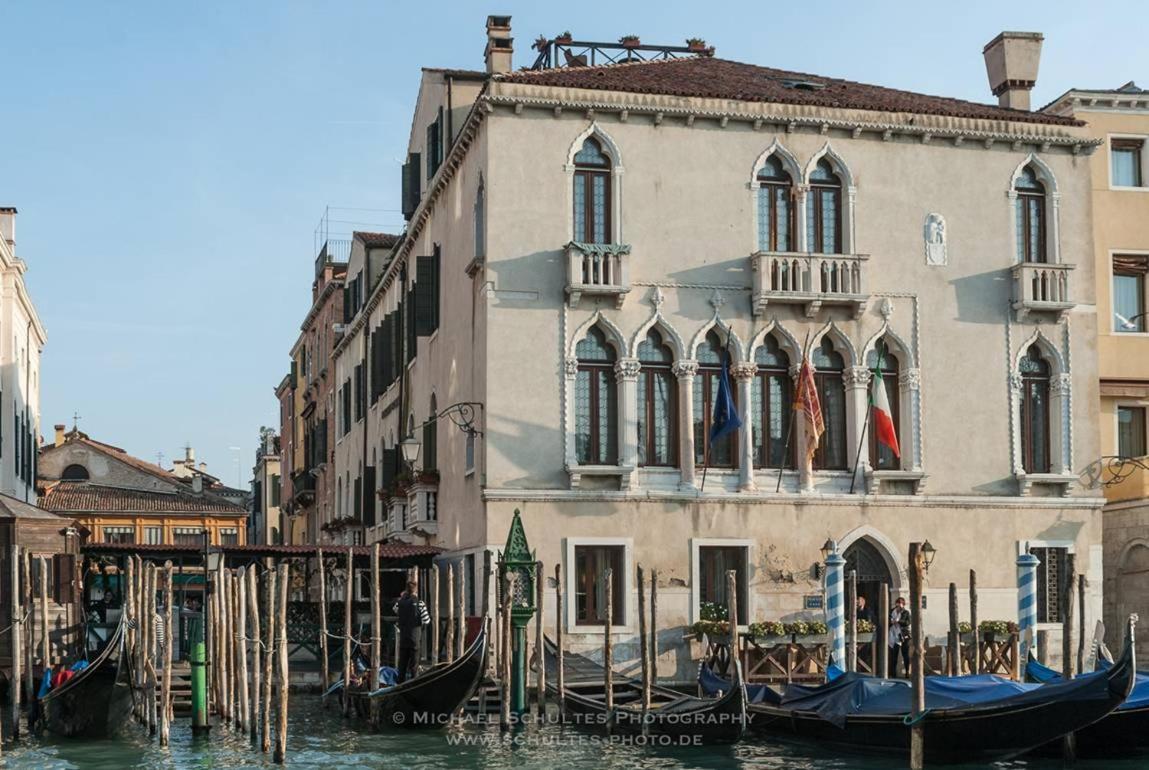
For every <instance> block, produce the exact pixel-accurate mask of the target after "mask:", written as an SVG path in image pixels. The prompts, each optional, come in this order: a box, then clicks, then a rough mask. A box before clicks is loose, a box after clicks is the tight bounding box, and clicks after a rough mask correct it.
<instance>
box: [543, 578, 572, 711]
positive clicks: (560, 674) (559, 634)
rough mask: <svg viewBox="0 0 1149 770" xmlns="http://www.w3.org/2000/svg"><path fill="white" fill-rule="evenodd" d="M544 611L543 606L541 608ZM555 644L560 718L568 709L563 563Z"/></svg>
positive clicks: (557, 587)
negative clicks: (564, 642)
mask: <svg viewBox="0 0 1149 770" xmlns="http://www.w3.org/2000/svg"><path fill="white" fill-rule="evenodd" d="M539 611H540V612H542V608H541V607H540V608H539ZM555 646H556V647H557V648H558V651H557V654H556V655H555V684H556V685H557V687H558V693H559V719H560V720H561V719H562V718H563V717H564V716H565V711H566V677H565V676H564V674H565V672H564V671H563V568H562V565H561V564H556V565H555Z"/></svg>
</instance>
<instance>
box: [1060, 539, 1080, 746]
mask: <svg viewBox="0 0 1149 770" xmlns="http://www.w3.org/2000/svg"><path fill="white" fill-rule="evenodd" d="M1074 567H1075V564H1074V555H1073V554H1067V555H1066V557H1065V578H1064V580H1065V585H1064V586H1063V588H1062V591H1061V678H1062V680H1063V681H1069V680H1070V679H1072V678H1073V594H1074V591H1073V588H1074V585H1075V584H1076V583H1077V577H1076V576H1075V575H1074ZM1061 741H1062V744H1061V755H1062V759H1063V760H1065V761H1066V762H1073V761H1074V760H1076V759H1077V733H1067V734H1066V735H1065V736H1064V737H1063V738H1062V739H1061Z"/></svg>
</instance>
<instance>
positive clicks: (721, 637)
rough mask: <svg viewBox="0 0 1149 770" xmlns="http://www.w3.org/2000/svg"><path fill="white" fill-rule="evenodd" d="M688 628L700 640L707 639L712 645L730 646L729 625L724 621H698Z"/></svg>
mask: <svg viewBox="0 0 1149 770" xmlns="http://www.w3.org/2000/svg"><path fill="white" fill-rule="evenodd" d="M690 628H691V630H693V631H694V633H695V634H697V635H698V637H699V638H700V639H701V638H702V637H704V636H705V637H707V638H709V640H710V642H711V643H712V644H730V623H728V622H727V621H725V620H699V621H697V622H696V623H695V624H694V625H693V626H691V627H690Z"/></svg>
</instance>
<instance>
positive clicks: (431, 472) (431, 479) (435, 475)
mask: <svg viewBox="0 0 1149 770" xmlns="http://www.w3.org/2000/svg"><path fill="white" fill-rule="evenodd" d="M415 483H416V484H438V483H439V471H438V469H436V468H430V469H428V470H421V471H418V472H417V473H416V474H415Z"/></svg>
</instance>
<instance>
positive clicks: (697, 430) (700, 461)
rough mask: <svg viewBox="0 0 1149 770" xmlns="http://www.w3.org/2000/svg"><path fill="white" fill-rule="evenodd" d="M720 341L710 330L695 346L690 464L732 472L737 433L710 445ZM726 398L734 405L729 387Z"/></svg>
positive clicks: (719, 374)
mask: <svg viewBox="0 0 1149 770" xmlns="http://www.w3.org/2000/svg"><path fill="white" fill-rule="evenodd" d="M723 350H724V346H723V344H722V340H720V339H719V338H718V335H717V334H716V333H715V332H714V330H713V329H711V330H710V331H709V332H708V333H707V334H706V339H705V341H703V343H702V344H701V345H699V346H698V356H697V357H698V374H696V375H694V462H695V464H696V465H704V464H706V463H707V460H709V464H710V467H711V468H733V467H734V465H735V460H736V458H737V457H738V432H737V431H735V432H732V433H727V434H726V435H725V436H722V437H721V438H719V439H718V440H717V441H715V442H714V443H713V444H711V442H710V424H711V422H712V420H713V419H714V400H715V399H716V398H717V397H718V381H719V379H720V378H721V377H722V354H723ZM730 397H731V399H732V400H733V401H734V403H735V406H737V404H738V391H737V389H736V388H733V387H731V389H730Z"/></svg>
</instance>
